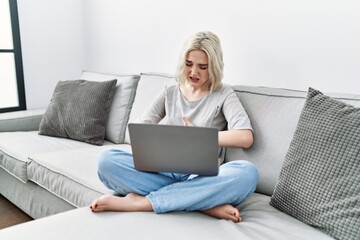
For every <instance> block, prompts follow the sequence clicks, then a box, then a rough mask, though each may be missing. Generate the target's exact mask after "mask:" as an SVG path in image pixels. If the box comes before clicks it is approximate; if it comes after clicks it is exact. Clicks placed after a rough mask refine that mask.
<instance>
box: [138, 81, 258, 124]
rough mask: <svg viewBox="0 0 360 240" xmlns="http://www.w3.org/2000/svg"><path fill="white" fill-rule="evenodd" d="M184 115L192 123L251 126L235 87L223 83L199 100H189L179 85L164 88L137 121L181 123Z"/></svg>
mask: <svg viewBox="0 0 360 240" xmlns="http://www.w3.org/2000/svg"><path fill="white" fill-rule="evenodd" d="M183 116H185V117H187V118H188V119H189V120H190V122H191V123H192V124H193V125H194V126H198V127H215V128H217V129H218V130H219V131H221V130H226V129H250V130H253V129H252V126H251V124H250V119H249V117H248V115H247V113H246V111H245V109H244V108H243V106H242V104H241V103H240V100H239V98H238V97H237V96H236V93H235V92H234V90H233V89H232V88H231V87H230V86H229V85H225V84H223V86H222V87H221V89H219V90H218V91H215V92H210V93H209V94H207V95H206V96H205V97H203V98H202V99H200V100H198V101H188V100H186V99H185V98H184V96H183V95H182V93H181V91H180V87H179V85H178V84H177V85H174V86H170V87H165V88H164V89H163V91H161V92H160V93H159V94H158V95H157V97H156V98H155V99H154V101H153V103H152V104H151V105H150V107H149V108H148V109H147V110H146V111H145V112H144V113H143V115H142V116H141V117H140V119H139V121H140V122H144V123H152V124H157V123H160V124H169V125H184V122H183Z"/></svg>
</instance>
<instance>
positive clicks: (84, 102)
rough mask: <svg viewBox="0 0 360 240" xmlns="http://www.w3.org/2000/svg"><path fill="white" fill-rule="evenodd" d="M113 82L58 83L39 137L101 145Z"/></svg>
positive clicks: (73, 81) (114, 81) (113, 86)
mask: <svg viewBox="0 0 360 240" xmlns="http://www.w3.org/2000/svg"><path fill="white" fill-rule="evenodd" d="M116 81H117V80H111V81H104V82H92V81H86V80H71V81H60V82H59V83H58V84H57V86H56V87H55V90H54V93H53V96H52V99H51V102H50V104H49V106H48V107H47V109H46V112H45V114H44V116H43V118H42V120H41V123H40V127H39V134H41V135H48V136H54V137H63V138H71V139H74V140H78V141H83V142H87V143H90V144H95V145H102V144H103V142H104V137H105V129H106V122H107V119H108V115H109V109H110V106H111V103H112V98H113V96H114V92H115V86H116Z"/></svg>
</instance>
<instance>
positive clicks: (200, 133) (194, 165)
mask: <svg viewBox="0 0 360 240" xmlns="http://www.w3.org/2000/svg"><path fill="white" fill-rule="evenodd" d="M129 134H130V141H131V147H132V151H133V157H134V165H135V169H137V170H141V171H150V172H176V173H190V174H198V175H217V174H218V171H219V163H218V130H217V129H216V128H205V127H186V126H174V125H160V124H159V125H154V124H142V123H130V124H129Z"/></svg>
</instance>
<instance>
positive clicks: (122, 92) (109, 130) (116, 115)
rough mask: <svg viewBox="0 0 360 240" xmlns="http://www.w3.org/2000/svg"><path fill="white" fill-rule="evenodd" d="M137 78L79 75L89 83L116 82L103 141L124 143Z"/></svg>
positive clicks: (92, 74)
mask: <svg viewBox="0 0 360 240" xmlns="http://www.w3.org/2000/svg"><path fill="white" fill-rule="evenodd" d="M139 78H140V75H119V74H106V73H98V72H91V71H83V73H82V75H81V79H85V80H91V81H108V80H111V79H116V80H117V84H116V88H115V93H114V98H113V101H112V104H111V107H110V111H109V118H108V121H107V124H106V132H105V139H107V140H109V141H111V142H113V143H123V142H124V138H125V131H126V127H127V122H128V120H129V115H130V111H131V107H132V104H133V101H134V97H135V92H136V86H137V83H138V81H139Z"/></svg>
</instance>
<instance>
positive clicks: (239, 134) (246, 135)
mask: <svg viewBox="0 0 360 240" xmlns="http://www.w3.org/2000/svg"><path fill="white" fill-rule="evenodd" d="M253 142H254V138H253V132H252V131H251V130H249V129H244V130H227V131H220V132H219V145H220V146H222V147H238V148H250V147H251V145H252V144H253Z"/></svg>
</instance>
